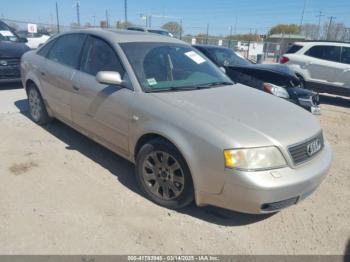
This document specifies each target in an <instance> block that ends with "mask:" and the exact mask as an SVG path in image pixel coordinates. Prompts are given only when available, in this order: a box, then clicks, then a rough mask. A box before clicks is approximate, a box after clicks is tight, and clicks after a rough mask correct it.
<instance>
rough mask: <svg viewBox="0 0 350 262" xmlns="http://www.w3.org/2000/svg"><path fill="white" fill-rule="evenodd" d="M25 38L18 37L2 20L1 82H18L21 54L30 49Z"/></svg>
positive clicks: (0, 22) (0, 28) (0, 37)
mask: <svg viewBox="0 0 350 262" xmlns="http://www.w3.org/2000/svg"><path fill="white" fill-rule="evenodd" d="M25 42H26V41H25V39H23V38H20V37H18V36H17V35H16V34H15V33H14V32H13V31H12V30H11V28H10V27H9V26H7V25H6V24H5V23H4V22H2V21H0V83H8V82H18V81H20V80H21V77H20V59H21V56H22V55H23V54H24V53H25V52H26V51H28V50H29V48H28V47H27V46H26V45H25Z"/></svg>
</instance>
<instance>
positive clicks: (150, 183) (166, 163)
mask: <svg viewBox="0 0 350 262" xmlns="http://www.w3.org/2000/svg"><path fill="white" fill-rule="evenodd" d="M142 175H143V179H144V182H145V184H146V186H147V187H148V189H149V190H150V192H151V193H152V194H154V195H155V196H157V197H158V198H160V199H163V200H171V199H174V198H176V197H178V196H179V195H180V194H181V193H182V191H183V189H184V184H185V177H184V172H183V170H182V168H181V166H180V164H179V162H178V161H177V160H176V159H175V158H174V157H173V156H172V155H170V154H168V153H166V152H163V151H155V152H152V153H150V154H148V155H147V157H146V158H145V160H144V162H143V167H142Z"/></svg>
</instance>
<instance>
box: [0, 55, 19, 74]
mask: <svg viewBox="0 0 350 262" xmlns="http://www.w3.org/2000/svg"><path fill="white" fill-rule="evenodd" d="M0 60H1V61H5V62H6V65H2V64H0V79H12V78H19V77H20V69H19V64H20V60H19V59H0Z"/></svg>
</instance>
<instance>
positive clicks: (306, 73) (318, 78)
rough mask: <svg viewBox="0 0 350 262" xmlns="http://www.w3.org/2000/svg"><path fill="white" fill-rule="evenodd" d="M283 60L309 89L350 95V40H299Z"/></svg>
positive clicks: (282, 62)
mask: <svg viewBox="0 0 350 262" xmlns="http://www.w3.org/2000/svg"><path fill="white" fill-rule="evenodd" d="M280 63H281V64H285V65H288V66H289V68H290V69H292V70H293V71H294V72H295V73H296V74H297V75H298V77H299V78H300V80H301V82H302V83H303V85H304V87H306V88H308V89H312V90H316V91H318V92H320V93H323V92H325V93H330V94H335V95H345V96H350V43H341V42H297V43H295V44H293V45H292V46H291V47H290V48H289V50H288V51H287V53H286V54H284V55H283V57H282V58H281V60H280Z"/></svg>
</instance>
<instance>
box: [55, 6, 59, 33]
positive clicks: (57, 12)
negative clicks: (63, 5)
mask: <svg viewBox="0 0 350 262" xmlns="http://www.w3.org/2000/svg"><path fill="white" fill-rule="evenodd" d="M56 20H57V33H59V32H60V20H59V18H58V4H57V1H56Z"/></svg>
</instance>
